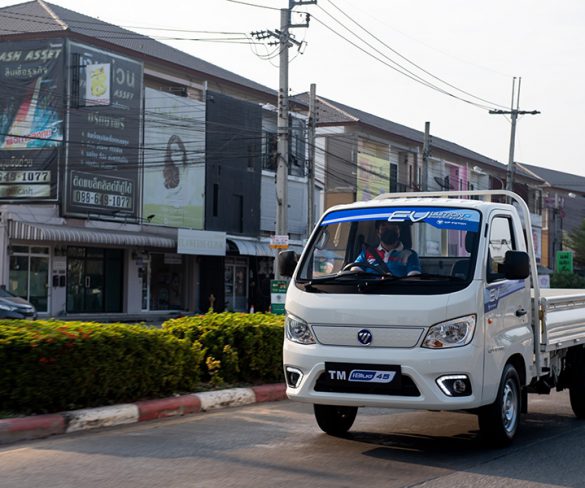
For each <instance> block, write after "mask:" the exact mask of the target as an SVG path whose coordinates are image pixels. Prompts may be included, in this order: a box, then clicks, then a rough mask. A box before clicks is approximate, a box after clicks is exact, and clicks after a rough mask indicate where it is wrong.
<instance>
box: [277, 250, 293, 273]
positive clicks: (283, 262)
mask: <svg viewBox="0 0 585 488" xmlns="http://www.w3.org/2000/svg"><path fill="white" fill-rule="evenodd" d="M297 262H298V258H297V255H296V254H295V252H294V251H281V252H279V253H278V272H279V273H280V275H281V276H288V277H290V276H292V275H293V273H294V272H295V268H296V267H297Z"/></svg>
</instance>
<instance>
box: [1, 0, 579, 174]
mask: <svg viewBox="0 0 585 488" xmlns="http://www.w3.org/2000/svg"><path fill="white" fill-rule="evenodd" d="M15 3H20V2H15V1H13V0H10V1H6V0H0V7H5V6H8V5H13V4H15ZM50 3H54V4H57V5H60V6H62V7H65V8H69V9H71V10H75V11H77V12H80V13H83V14H86V15H89V16H92V17H98V18H100V19H101V20H103V21H106V22H110V23H114V24H117V25H119V26H122V27H125V28H128V29H130V30H134V31H136V32H140V33H141V34H145V35H149V36H151V37H154V38H155V39H157V40H160V41H161V42H165V43H168V44H170V45H172V46H174V47H176V48H178V49H180V50H182V51H184V52H187V53H189V54H191V55H193V56H196V57H199V58H201V59H204V60H206V61H208V62H211V63H213V64H216V65H218V66H220V67H222V68H224V69H227V70H230V71H233V72H234V73H237V74H239V75H241V76H244V77H246V78H249V79H251V80H254V81H256V82H258V83H261V84H263V85H265V86H268V87H270V88H273V89H278V80H279V74H278V73H279V70H278V56H277V53H276V57H274V56H273V55H274V54H275V47H274V46H269V45H268V42H269V41H270V40H266V41H263V42H258V41H255V42H257V44H251V43H250V42H248V41H247V40H246V36H247V37H248V38H249V35H250V33H251V32H256V31H263V30H272V31H274V30H275V29H278V28H279V24H280V12H279V9H281V8H286V7H287V6H288V3H289V1H288V0H242V1H241V2H239V1H236V0H205V1H204V0H165V1H163V2H161V1H152V0H142V1H140V2H135V1H132V2H130V1H121V0H100V1H95V0H92V1H89V0H53V2H50ZM294 12H299V14H298V15H294V16H293V20H294V21H295V22H296V23H302V22H304V20H305V17H304V13H305V12H308V13H309V14H310V15H311V20H310V25H309V27H308V28H295V29H292V30H291V32H292V33H293V34H294V35H295V38H296V40H297V41H299V42H301V41H302V49H301V51H300V52H299V51H298V50H297V49H296V48H294V49H291V50H290V63H289V87H290V91H291V93H292V94H295V93H300V92H305V91H308V90H309V87H310V84H311V83H315V84H316V90H317V94H318V95H320V96H323V97H326V98H329V99H332V100H335V101H337V102H341V103H344V104H346V105H349V106H352V107H354V108H357V109H360V110H363V111H366V112H369V113H371V114H374V115H377V116H380V117H382V118H385V119H388V120H391V121H393V122H396V123H399V124H403V125H406V126H408V127H411V128H414V129H418V130H420V131H424V126H425V122H426V121H429V122H430V124H431V135H434V136H436V137H440V138H442V139H446V140H449V141H451V142H454V143H457V144H459V145H461V146H464V147H467V148H468V149H471V150H473V151H476V152H478V153H480V154H482V155H484V156H487V157H489V158H492V159H496V160H498V161H500V162H502V163H504V164H507V162H508V158H509V148H510V132H511V131H510V129H511V123H510V118H509V116H507V115H496V114H490V113H489V109H501V110H508V111H509V110H510V108H511V103H512V86H513V79H514V77H516V78H517V81H516V90H517V89H518V79H519V78H520V77H521V85H520V103H519V109H520V110H526V111H533V110H538V111H540V112H541V113H540V114H538V115H522V116H520V117H519V118H518V123H517V129H516V147H515V157H514V159H515V161H518V162H524V163H529V164H534V165H537V166H543V167H546V168H552V169H556V170H559V171H565V172H568V173H574V174H578V175H581V176H585V163H584V162H583V160H582V155H581V147H580V143H581V142H582V140H583V135H582V134H583V128H582V127H581V124H582V121H583V119H585V113H584V110H583V109H584V108H585V83H584V74H585V2H583V0H562V1H560V2H552V1H550V0H491V1H489V2H485V1H484V2H478V1H469V0H441V1H438V0H318V3H317V5H302V6H296V7H295V8H294ZM301 13H302V15H301ZM163 29H167V30H163ZM168 29H171V30H168ZM202 31H206V32H202ZM210 32H212V33H218V32H226V33H241V34H230V35H227V34H212V33H210ZM356 36H357V37H356ZM170 37H175V38H181V39H178V40H169V38H170ZM217 38H222V39H226V38H230V39H234V38H235V39H237V42H218V41H210V39H217ZM350 41H351V42H350ZM352 43H353V44H352ZM368 44H369V45H368ZM356 45H357V46H359V48H358V47H356ZM372 56H375V57H377V58H378V59H374V58H373V57H372ZM406 70H408V72H410V73H408V72H407V74H408V76H406V75H405V74H403V73H404V72H406ZM399 71H402V72H403V73H400V72H399ZM412 78H415V79H418V80H421V79H422V81H423V83H425V84H429V83H430V84H433V85H435V86H436V87H438V88H439V90H437V89H431V88H429V87H428V86H425V85H424V84H423V83H421V82H417V81H415V80H413V79H412ZM445 92H447V93H445ZM516 93H517V91H516ZM460 99H463V100H460ZM470 102H472V103H470ZM476 104H479V105H481V107H478V106H477V105H476ZM514 107H516V99H515V100H514Z"/></svg>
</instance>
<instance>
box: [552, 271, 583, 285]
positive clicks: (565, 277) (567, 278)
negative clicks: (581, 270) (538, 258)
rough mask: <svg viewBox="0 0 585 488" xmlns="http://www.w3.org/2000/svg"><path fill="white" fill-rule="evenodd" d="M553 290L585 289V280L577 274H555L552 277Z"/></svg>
mask: <svg viewBox="0 0 585 488" xmlns="http://www.w3.org/2000/svg"><path fill="white" fill-rule="evenodd" d="M550 286H551V288H585V278H583V277H582V276H579V275H578V274H575V273H567V272H564V273H553V274H552V275H551V277H550Z"/></svg>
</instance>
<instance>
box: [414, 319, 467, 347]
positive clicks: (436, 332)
mask: <svg viewBox="0 0 585 488" xmlns="http://www.w3.org/2000/svg"><path fill="white" fill-rule="evenodd" d="M474 331H475V315H466V316H465V317H459V318H457V319H452V320H447V321H446V322H441V323H440V324H435V325H433V326H431V327H430V328H429V331H428V332H427V335H426V336H425V339H424V340H423V343H422V347H427V348H429V349H444V348H447V347H460V346H465V345H466V344H469V343H470V342H471V339H473V332H474Z"/></svg>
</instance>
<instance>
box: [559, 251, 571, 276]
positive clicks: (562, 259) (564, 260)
mask: <svg viewBox="0 0 585 488" xmlns="http://www.w3.org/2000/svg"><path fill="white" fill-rule="evenodd" d="M556 257H557V268H556V271H557V272H559V273H572V272H573V251H557V255H556Z"/></svg>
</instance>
